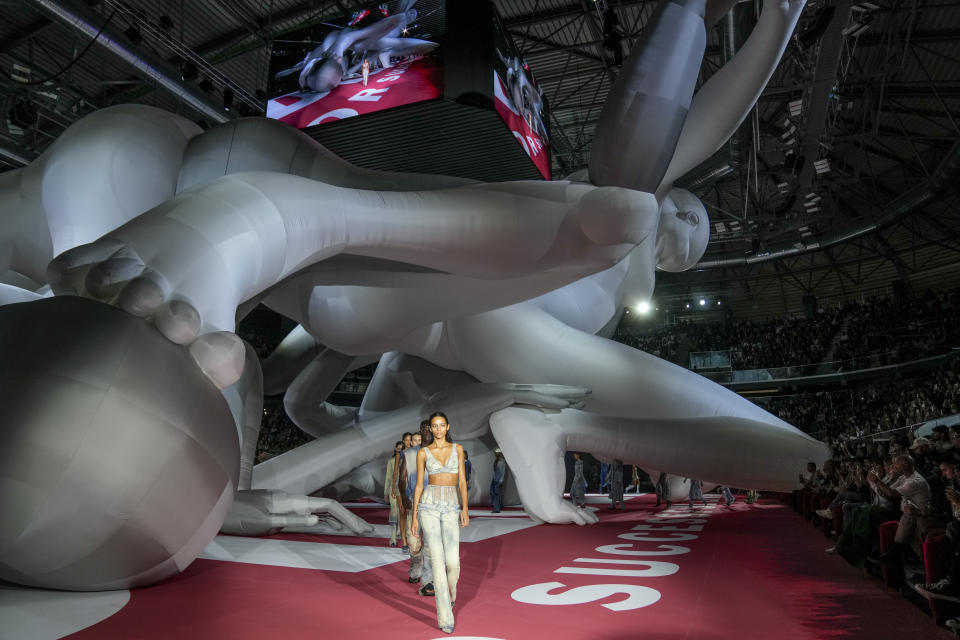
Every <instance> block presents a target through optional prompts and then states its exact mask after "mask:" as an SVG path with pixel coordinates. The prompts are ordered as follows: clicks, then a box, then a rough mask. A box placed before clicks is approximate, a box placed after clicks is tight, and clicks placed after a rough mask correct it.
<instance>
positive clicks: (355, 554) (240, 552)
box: [198, 536, 406, 573]
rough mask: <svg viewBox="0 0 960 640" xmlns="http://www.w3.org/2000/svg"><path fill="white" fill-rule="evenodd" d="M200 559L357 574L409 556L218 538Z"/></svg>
mask: <svg viewBox="0 0 960 640" xmlns="http://www.w3.org/2000/svg"><path fill="white" fill-rule="evenodd" d="M198 557H200V558H205V559H207V560H222V561H225V562H246V563H248V564H265V565H270V566H274V567H294V568H299V569H321V570H324V571H347V572H349V573H357V572H360V571H366V570H367V569H373V568H376V567H382V566H385V565H388V564H393V563H394V562H400V561H401V560H403V559H404V558H405V557H406V556H404V555H403V554H402V553H401V552H400V550H399V549H393V548H390V547H387V546H383V547H369V546H365V545H356V544H330V543H324V542H296V541H292V540H264V539H262V538H241V537H237V536H217V537H216V538H214V539H213V542H211V543H210V544H208V545H207V547H206V548H205V549H204V550H203V551H202V552H201V553H200V555H199V556H198Z"/></svg>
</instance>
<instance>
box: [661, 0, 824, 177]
mask: <svg viewBox="0 0 960 640" xmlns="http://www.w3.org/2000/svg"><path fill="white" fill-rule="evenodd" d="M805 4H806V0H764V3H763V12H762V13H761V14H760V19H759V20H758V21H757V25H756V26H755V27H754V29H753V32H752V33H751V34H750V37H749V38H747V41H746V42H745V43H744V45H743V47H742V48H741V49H740V51H739V52H738V53H737V55H736V56H734V57H733V59H731V60H730V62H728V63H727V64H725V65H724V66H723V68H722V69H720V70H719V71H718V72H717V73H715V74H714V75H713V77H711V78H710V80H709V81H708V82H707V83H706V84H704V85H703V87H702V88H701V89H700V91H698V92H697V94H696V95H695V96H694V97H693V102H692V103H691V105H690V112H689V113H688V114H687V119H686V121H685V122H684V124H683V129H682V131H681V132H680V139H679V140H678V141H677V147H676V151H675V152H674V154H673V158H672V159H671V161H670V165H669V167H668V168H667V172H666V175H665V176H664V178H663V181H662V182H661V184H660V187H659V188H658V190H657V193H658V195H659V194H661V193H664V192H665V191H667V190H669V188H670V186H671V185H672V184H673V181H674V180H676V179H677V178H679V177H680V176H682V175H683V174H685V173H686V172H687V171H690V170H691V169H693V168H694V167H695V166H697V165H698V164H700V163H701V162H703V161H704V160H706V159H707V158H709V157H710V155H711V154H713V152H715V151H716V150H717V149H719V148H720V145H722V144H723V143H724V142H726V141H727V140H728V139H729V138H730V136H731V135H733V133H734V131H736V130H737V127H739V126H740V123H741V122H743V119H744V118H746V117H747V114H748V113H750V110H751V109H752V108H753V105H754V104H756V102H757V98H759V97H760V93H761V92H762V91H763V89H764V87H766V86H767V82H768V81H769V80H770V76H771V75H773V71H774V69H776V68H777V65H778V64H779V63H780V57H781V56H782V55H783V51H784V49H786V47H787V43H788V42H789V41H790V36H791V35H792V34H793V28H794V27H795V26H796V24H797V20H798V19H799V18H800V13H801V12H802V11H803V6H804V5H805Z"/></svg>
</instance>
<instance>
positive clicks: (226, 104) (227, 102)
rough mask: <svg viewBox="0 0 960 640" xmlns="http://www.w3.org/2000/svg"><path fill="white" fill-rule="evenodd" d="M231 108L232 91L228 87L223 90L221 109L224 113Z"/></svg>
mask: <svg viewBox="0 0 960 640" xmlns="http://www.w3.org/2000/svg"><path fill="white" fill-rule="evenodd" d="M232 106H233V89H231V88H230V87H224V88H223V109H224V110H225V111H230V107H232Z"/></svg>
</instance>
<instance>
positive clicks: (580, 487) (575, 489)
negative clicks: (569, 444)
mask: <svg viewBox="0 0 960 640" xmlns="http://www.w3.org/2000/svg"><path fill="white" fill-rule="evenodd" d="M573 460H574V462H573V480H571V481H570V499H571V500H572V501H573V504H574V506H576V507H577V508H578V509H582V508H584V507H585V506H587V495H586V491H587V479H586V478H584V477H583V459H582V458H581V456H580V453H579V452H574V454H573Z"/></svg>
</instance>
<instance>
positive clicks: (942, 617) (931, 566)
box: [923, 533, 960, 624]
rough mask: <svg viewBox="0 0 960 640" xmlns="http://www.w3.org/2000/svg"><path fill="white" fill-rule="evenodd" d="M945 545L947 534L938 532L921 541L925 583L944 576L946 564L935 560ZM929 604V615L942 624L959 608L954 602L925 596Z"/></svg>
mask: <svg viewBox="0 0 960 640" xmlns="http://www.w3.org/2000/svg"><path fill="white" fill-rule="evenodd" d="M946 546H947V536H946V535H944V534H942V533H940V534H934V535H931V536H927V539H926V540H924V541H923V572H924V576H925V577H924V581H925V582H927V583H930V582H936V581H937V580H940V579H941V578H943V577H945V576H944V571H945V570H946V566H944V565H938V564H937V560H938V559H939V558H940V555H941V554H942V553H943V550H944V549H945V548H946ZM927 603H928V604H929V605H930V615H932V616H933V619H934V620H935V621H936V623H937V624H943V623H944V622H945V621H946V620H947V619H948V618H952V617H954V616H955V615H956V613H957V609H960V607H958V605H956V604H955V603H952V602H949V601H946V600H938V599H936V598H927Z"/></svg>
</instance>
